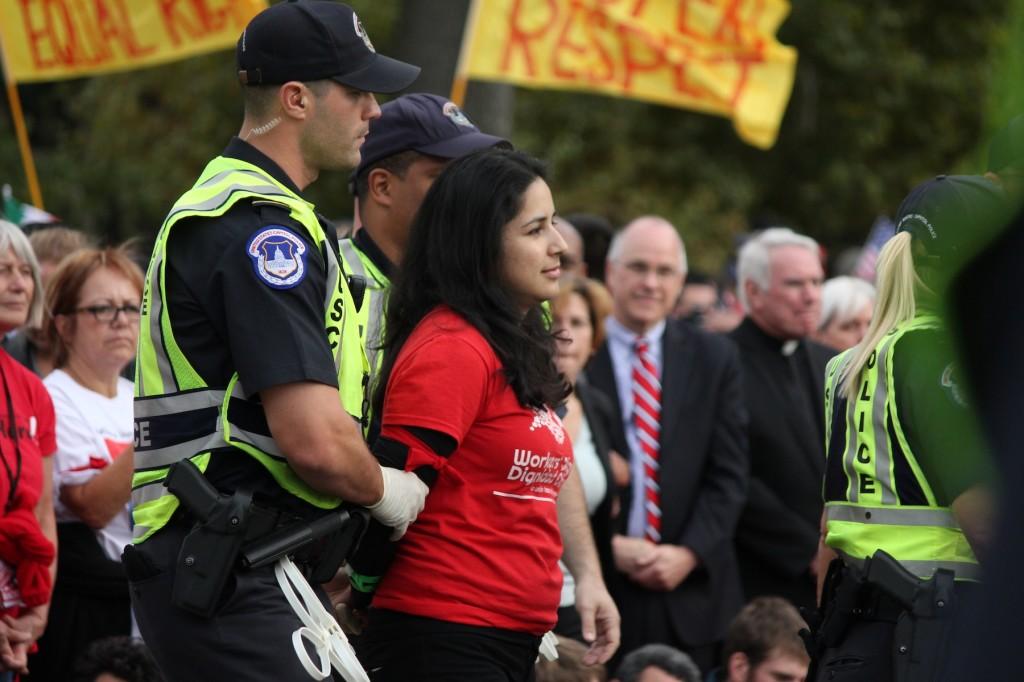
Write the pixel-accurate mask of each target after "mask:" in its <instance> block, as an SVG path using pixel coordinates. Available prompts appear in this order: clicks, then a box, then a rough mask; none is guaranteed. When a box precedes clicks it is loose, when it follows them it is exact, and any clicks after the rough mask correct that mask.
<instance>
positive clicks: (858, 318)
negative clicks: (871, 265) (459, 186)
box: [814, 276, 875, 350]
mask: <svg viewBox="0 0 1024 682" xmlns="http://www.w3.org/2000/svg"><path fill="white" fill-rule="evenodd" d="M874 307H875V288H874V287H873V286H871V285H870V284H868V283H867V282H865V281H864V280H862V279H860V278H859V277H847V276H843V277H833V278H832V279H830V280H827V281H826V282H825V284H824V285H822V287H821V322H819V323H818V330H817V331H816V332H815V333H814V340H815V341H817V342H818V343H823V344H825V345H826V346H830V347H832V348H835V349H836V350H846V349H847V348H852V347H853V346H856V345H857V344H858V343H860V340H861V339H863V338H864V334H865V333H866V332H867V330H868V325H869V324H871V313H872V310H873V309H874Z"/></svg>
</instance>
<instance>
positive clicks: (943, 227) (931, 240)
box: [840, 175, 1009, 400]
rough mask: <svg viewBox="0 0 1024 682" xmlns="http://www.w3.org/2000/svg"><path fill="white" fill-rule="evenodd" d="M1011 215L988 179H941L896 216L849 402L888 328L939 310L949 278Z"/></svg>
mask: <svg viewBox="0 0 1024 682" xmlns="http://www.w3.org/2000/svg"><path fill="white" fill-rule="evenodd" d="M1008 210H1009V206H1008V203H1007V198H1006V193H1005V192H1003V190H1002V189H1000V188H999V187H998V186H997V185H995V184H994V183H992V182H991V181H989V180H988V179H986V178H984V177H982V176H976V175H940V176H938V177H936V178H933V179H931V180H928V181H926V182H923V183H921V184H920V185H918V186H917V187H915V188H914V189H913V190H911V192H910V194H908V195H907V197H906V198H905V199H904V200H903V202H902V203H901V204H900V207H899V210H898V211H897V213H896V234H895V235H894V236H893V237H891V238H890V239H889V241H887V242H886V243H885V246H883V247H882V250H881V252H880V253H879V254H878V265H877V269H876V271H877V275H876V277H875V288H876V292H877V296H876V298H875V308H874V314H873V316H872V318H871V324H870V325H869V326H868V329H867V332H865V334H864V338H863V339H861V341H860V343H859V344H857V345H856V346H855V347H854V350H853V351H852V354H853V355H852V358H853V359H852V360H851V361H850V362H848V363H846V364H845V366H844V369H843V372H842V375H841V377H840V381H841V382H842V390H843V393H844V394H845V395H846V396H847V397H849V398H850V399H851V400H853V399H856V392H857V389H858V388H859V387H858V386H857V381H856V379H857V378H859V377H860V374H861V371H862V370H863V369H864V367H865V365H866V364H867V363H868V361H869V359H870V356H871V355H872V354H873V353H874V351H875V347H876V346H877V345H878V344H879V343H880V342H881V340H882V338H883V337H884V336H885V335H886V334H888V333H889V331H890V330H892V329H893V328H894V327H896V325H898V324H901V323H903V322H907V321H909V320H912V319H913V318H914V317H915V316H916V315H917V313H918V310H919V309H921V308H924V309H928V310H931V311H933V312H938V308H939V307H940V301H939V299H940V298H941V297H942V296H943V295H944V294H945V292H946V288H947V287H948V285H949V281H950V278H951V277H952V276H953V275H954V274H955V273H956V272H957V271H958V270H959V269H960V267H961V266H962V265H963V263H964V262H965V260H966V259H968V258H970V256H971V255H972V254H974V253H975V252H976V250H977V249H979V248H980V247H982V246H983V245H984V244H985V242H986V235H989V234H991V233H992V232H993V231H995V230H997V229H999V228H1001V227H1002V225H1003V224H1004V223H1005V221H1006V219H1007V217H1008V215H1007V211H1008Z"/></svg>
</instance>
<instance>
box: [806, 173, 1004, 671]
mask: <svg viewBox="0 0 1024 682" xmlns="http://www.w3.org/2000/svg"><path fill="white" fill-rule="evenodd" d="M1003 204H1004V201H1003V193H1002V191H1001V190H1000V189H999V188H998V187H996V186H995V185H994V184H992V183H991V182H989V181H988V180H986V179H985V178H981V177H975V176H939V177H937V178H935V179H933V180H929V181H928V182H925V183H924V184H922V185H920V186H918V187H917V188H915V189H914V190H913V191H912V192H911V193H910V194H909V195H908V196H907V198H906V199H905V200H904V201H903V203H902V205H901V206H900V209H899V213H898V215H897V234H896V235H895V236H894V237H893V238H892V239H890V240H889V242H888V243H887V244H886V245H885V247H884V248H883V249H882V253H881V254H880V257H879V264H878V282H877V286H878V298H877V301H876V304H875V310H874V317H873V319H872V321H871V325H870V327H869V328H868V331H867V333H866V335H865V337H864V338H863V340H862V341H861V342H860V343H859V344H858V345H856V346H854V347H853V348H851V349H850V350H848V351H846V352H845V353H843V354H841V355H839V356H837V357H836V358H835V359H833V360H832V361H831V362H830V363H829V366H828V370H827V375H826V394H825V403H826V410H825V413H826V417H825V418H826V443H827V450H828V460H827V464H826V473H825V482H824V495H825V514H824V523H825V533H826V534H825V538H824V540H825V544H826V545H827V546H828V548H829V549H830V550H831V551H832V552H833V553H834V555H837V556H838V561H835V562H833V565H832V567H831V568H830V570H829V575H828V578H827V579H826V584H825V591H824V594H823V595H822V605H823V612H822V613H823V621H822V623H821V626H820V628H819V631H818V637H817V651H816V652H814V653H816V654H817V655H816V656H815V658H816V661H815V665H816V668H817V676H816V677H809V678H808V679H818V680H835V681H846V680H858V681H859V680H864V681H868V680H870V681H871V682H886V681H888V680H896V681H898V682H907V681H915V682H916V681H922V680H932V679H938V678H937V677H936V675H938V674H939V673H940V672H941V670H942V666H943V660H944V654H945V652H946V651H947V650H948V647H949V645H950V644H951V643H952V641H951V636H950V627H949V626H950V624H951V622H952V618H953V617H954V616H955V614H956V613H957V612H958V611H960V610H962V609H963V608H964V606H965V604H966V603H968V602H969V600H970V599H971V595H972V590H973V587H974V584H975V583H976V582H977V581H978V579H979V575H980V565H979V562H978V552H979V550H982V549H984V544H985V537H986V535H987V532H988V527H987V526H988V517H987V513H986V506H987V505H986V502H987V492H986V490H987V487H986V481H985V479H986V475H985V474H984V471H985V469H986V467H985V464H986V461H985V457H984V455H983V454H982V453H983V448H982V445H981V441H980V440H979V439H978V438H977V432H976V430H975V428H974V424H973V421H972V418H971V414H970V412H969V410H968V408H967V401H966V396H965V395H964V393H963V390H962V388H961V387H960V385H959V384H958V382H957V376H956V369H955V364H954V362H953V350H952V348H951V344H950V342H949V339H948V338H947V336H946V333H945V331H944V325H943V322H942V319H941V317H940V308H941V300H942V295H943V294H944V291H945V289H946V286H947V284H948V279H949V277H950V276H951V273H953V272H955V271H956V267H957V265H958V264H959V262H960V260H961V259H963V258H964V257H966V255H967V252H968V251H969V250H970V247H971V242H972V240H973V238H974V237H976V236H977V235H979V234H980V233H982V232H984V231H985V230H986V228H991V227H993V226H996V225H997V224H998V222H999V220H1000V219H1001V217H1002V214H1003V210H1004V207H1003Z"/></svg>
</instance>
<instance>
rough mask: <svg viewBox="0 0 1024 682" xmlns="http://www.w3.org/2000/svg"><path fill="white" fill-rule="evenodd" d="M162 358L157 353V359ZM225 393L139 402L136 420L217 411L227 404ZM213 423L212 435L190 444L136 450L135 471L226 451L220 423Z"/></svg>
mask: <svg viewBox="0 0 1024 682" xmlns="http://www.w3.org/2000/svg"><path fill="white" fill-rule="evenodd" d="M161 355H162V354H159V353H158V356H161ZM224 393H225V392H224V391H222V390H213V389H205V388H203V389H197V390H193V391H184V392H181V393H171V394H168V395H156V396H151V397H145V398H136V399H135V405H134V408H133V409H134V412H135V419H136V420H146V419H154V418H157V417H174V416H175V415H184V414H187V413H189V412H194V411H196V410H206V409H210V408H217V407H219V406H220V404H221V403H222V402H223V401H224ZM214 423H215V424H216V428H215V430H214V431H213V432H211V433H206V434H202V435H200V436H198V437H196V438H192V439H190V440H187V441H182V442H180V443H173V444H171V445H167V446H165V447H162V448H148V449H147V448H145V447H137V448H136V449H135V469H136V470H137V471H147V470H151V469H161V468H164V467H169V466H170V465H172V464H174V463H175V462H177V461H179V460H181V459H185V458H186V457H192V456H194V455H195V454H196V453H199V452H204V451H206V450H212V449H214V448H220V447H224V435H223V433H221V430H220V422H219V421H218V420H216V419H215V420H214Z"/></svg>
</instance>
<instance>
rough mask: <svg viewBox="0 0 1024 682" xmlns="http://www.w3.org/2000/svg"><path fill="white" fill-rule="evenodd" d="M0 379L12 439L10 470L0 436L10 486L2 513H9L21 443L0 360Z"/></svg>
mask: <svg viewBox="0 0 1024 682" xmlns="http://www.w3.org/2000/svg"><path fill="white" fill-rule="evenodd" d="M0 380H3V384H4V398H6V399H7V435H8V436H10V438H11V440H12V441H14V453H15V465H14V471H11V465H10V464H9V463H8V461H7V456H6V454H5V453H4V451H3V445H2V443H3V439H2V438H0V460H2V461H3V463H4V470H5V471H6V472H7V482H8V483H9V484H10V487H9V488H8V489H7V502H6V504H4V513H5V514H6V513H9V512H10V511H11V509H12V508H13V507H14V495H15V493H17V491H18V482H19V481H21V445H19V443H18V426H17V424H15V423H14V401H13V400H11V389H10V387H9V386H8V385H7V372H6V371H4V367H3V363H2V362H0Z"/></svg>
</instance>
